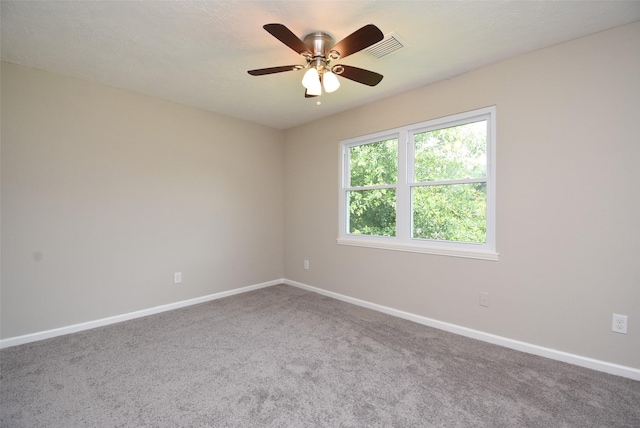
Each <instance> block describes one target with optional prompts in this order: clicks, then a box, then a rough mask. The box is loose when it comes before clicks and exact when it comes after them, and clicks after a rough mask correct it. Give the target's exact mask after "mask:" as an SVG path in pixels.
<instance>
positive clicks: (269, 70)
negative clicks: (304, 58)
mask: <svg viewBox="0 0 640 428" xmlns="http://www.w3.org/2000/svg"><path fill="white" fill-rule="evenodd" d="M300 69H302V66H300V65H281V66H279V67H269V68H259V69H257V70H249V71H247V73H249V74H250V75H252V76H264V75H265V74H273V73H282V72H284V71H294V70H300Z"/></svg>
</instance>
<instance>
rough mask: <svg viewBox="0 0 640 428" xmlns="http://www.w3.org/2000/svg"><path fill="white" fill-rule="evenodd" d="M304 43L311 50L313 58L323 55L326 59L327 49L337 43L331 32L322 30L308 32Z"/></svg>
mask: <svg viewBox="0 0 640 428" xmlns="http://www.w3.org/2000/svg"><path fill="white" fill-rule="evenodd" d="M303 42H304V44H305V45H306V46H307V47H308V48H309V50H310V51H311V55H312V58H316V57H322V58H324V59H326V57H327V51H328V49H330V48H331V47H333V45H334V44H335V40H333V37H331V36H330V35H329V34H327V33H324V32H322V31H316V32H314V33H310V34H307V35H306V36H304V39H303Z"/></svg>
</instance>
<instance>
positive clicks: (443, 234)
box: [411, 183, 487, 243]
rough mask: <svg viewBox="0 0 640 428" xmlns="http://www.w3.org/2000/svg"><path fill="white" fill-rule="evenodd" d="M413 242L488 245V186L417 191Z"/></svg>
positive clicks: (469, 185)
mask: <svg viewBox="0 0 640 428" xmlns="http://www.w3.org/2000/svg"><path fill="white" fill-rule="evenodd" d="M411 199H412V207H413V228H412V230H413V233H412V237H413V238H422V239H436V240H444V241H459V242H477V243H483V242H486V233H487V217H486V210H487V185H486V184H485V183H472V184H451V185H442V186H421V187H414V188H413V189H412V192H411Z"/></svg>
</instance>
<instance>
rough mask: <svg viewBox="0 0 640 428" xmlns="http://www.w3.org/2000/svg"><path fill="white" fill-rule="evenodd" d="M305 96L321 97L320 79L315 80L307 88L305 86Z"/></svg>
mask: <svg viewBox="0 0 640 428" xmlns="http://www.w3.org/2000/svg"><path fill="white" fill-rule="evenodd" d="M316 73H317V72H316ZM306 88H307V94H308V95H311V96H319V95H322V85H321V84H320V78H319V77H318V78H316V80H315V81H314V82H312V83H311V84H310V85H309V86H306Z"/></svg>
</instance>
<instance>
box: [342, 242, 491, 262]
mask: <svg viewBox="0 0 640 428" xmlns="http://www.w3.org/2000/svg"><path fill="white" fill-rule="evenodd" d="M337 242H338V244H339V245H351V246H355V247H368V248H377V249H381V250H394V251H406V252H409V253H423V254H435V255H439V256H448V257H463V258H467V259H478V260H490V261H498V253H496V252H494V251H486V250H473V249H466V248H445V247H435V246H430V247H428V246H425V245H411V244H400V243H397V242H392V241H386V242H385V241H380V240H372V239H366V238H364V239H357V238H338V239H337Z"/></svg>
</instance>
